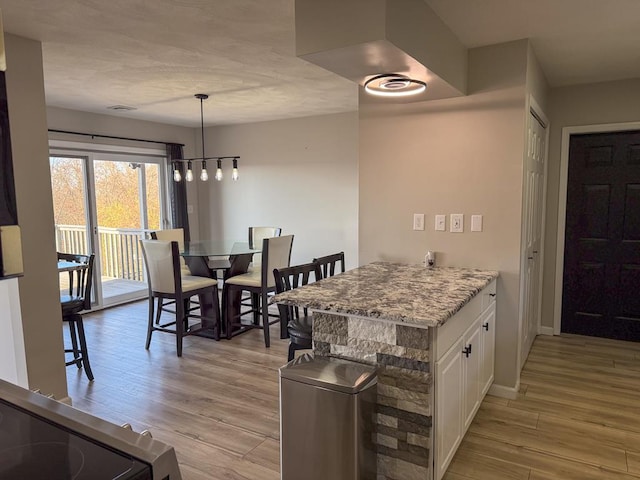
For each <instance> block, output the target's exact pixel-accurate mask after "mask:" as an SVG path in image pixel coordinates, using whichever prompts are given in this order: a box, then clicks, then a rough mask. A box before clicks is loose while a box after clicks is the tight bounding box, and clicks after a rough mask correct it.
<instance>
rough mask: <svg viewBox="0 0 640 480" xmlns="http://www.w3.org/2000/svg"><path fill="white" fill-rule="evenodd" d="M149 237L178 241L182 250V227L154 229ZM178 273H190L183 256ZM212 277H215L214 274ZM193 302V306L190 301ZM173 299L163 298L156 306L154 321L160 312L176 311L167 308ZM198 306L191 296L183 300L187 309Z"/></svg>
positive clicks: (196, 308)
mask: <svg viewBox="0 0 640 480" xmlns="http://www.w3.org/2000/svg"><path fill="white" fill-rule="evenodd" d="M151 238H152V239H153V240H163V241H165V242H178V250H179V252H182V251H183V250H184V229H182V228H167V229H164V230H156V231H155V232H151ZM180 274H181V275H191V269H189V265H187V262H186V261H185V259H184V257H182V256H180ZM213 278H216V277H215V276H214V277H213ZM192 302H193V304H194V305H193V306H191V303H192ZM174 303H175V300H171V299H165V300H164V301H163V302H162V304H161V305H160V306H159V307H158V310H157V312H156V323H160V315H161V313H162V312H169V313H176V312H175V311H174V310H169V308H168V307H169V306H170V305H173V304H174ZM198 308H200V305H199V303H198V302H197V301H192V300H191V298H188V299H187V300H186V301H185V309H188V310H189V311H195V310H198Z"/></svg>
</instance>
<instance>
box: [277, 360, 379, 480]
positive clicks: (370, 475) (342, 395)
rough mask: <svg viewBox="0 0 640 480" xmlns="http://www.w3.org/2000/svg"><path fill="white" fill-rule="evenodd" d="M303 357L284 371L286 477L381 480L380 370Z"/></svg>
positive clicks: (282, 403) (282, 415)
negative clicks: (377, 441) (376, 431)
mask: <svg viewBox="0 0 640 480" xmlns="http://www.w3.org/2000/svg"><path fill="white" fill-rule="evenodd" d="M303 357H304V358H303ZM303 357H299V358H298V359H296V360H293V361H292V362H290V363H289V364H287V365H285V366H284V367H283V368H282V369H281V370H280V422H281V423H280V429H281V430H280V444H281V450H280V451H281V478H282V479H283V480H299V479H301V478H304V479H305V480H327V479H332V480H375V478H376V454H375V450H374V446H373V442H372V434H373V432H372V424H373V415H374V413H375V403H376V376H375V367H371V366H367V365H361V364H357V363H355V362H349V361H346V360H339V359H326V358H317V359H316V360H315V362H314V359H313V357H312V356H310V355H305V356H303ZM336 372H341V373H346V376H345V375H342V374H338V375H335V374H336ZM345 378H348V379H351V380H352V383H351V385H350V384H349V382H348V381H345ZM319 379H321V380H319ZM362 379H366V380H367V381H366V382H362V381H361V380H362ZM332 382H333V383H334V385H332ZM354 384H355V385H354ZM320 385H325V386H320ZM356 385H357V386H356ZM345 391H347V392H353V393H346V392H345Z"/></svg>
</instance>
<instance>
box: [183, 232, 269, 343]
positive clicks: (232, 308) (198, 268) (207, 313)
mask: <svg viewBox="0 0 640 480" xmlns="http://www.w3.org/2000/svg"><path fill="white" fill-rule="evenodd" d="M256 247H257V248H251V247H250V245H249V243H248V242H238V241H235V240H200V241H192V242H185V243H184V250H183V251H182V252H180V255H182V257H183V258H184V260H185V262H186V264H187V265H188V267H189V270H191V274H192V275H198V276H201V277H210V278H217V270H218V269H222V270H223V271H224V276H223V280H225V279H227V278H229V277H233V276H235V275H240V274H242V273H246V272H247V269H248V268H249V264H250V263H251V260H252V258H253V255H254V254H256V253H258V254H260V253H261V251H262V248H261V246H260V247H258V246H257V245H256ZM210 257H228V258H229V263H228V264H227V263H226V262H224V261H223V262H222V263H220V261H218V260H210ZM241 295H242V292H240V291H238V292H237V293H233V294H231V295H230V296H229V299H228V302H227V303H226V305H224V306H223V307H222V312H220V330H221V334H222V337H223V338H224V337H226V325H227V318H233V317H234V316H236V315H238V313H239V312H240V301H241ZM219 303H221V302H219ZM215 308H217V306H216V305H213V304H212V301H211V299H210V298H208V296H207V295H203V296H200V312H201V315H202V316H203V317H206V318H203V319H202V328H203V329H202V330H201V331H200V332H199V333H198V334H197V335H200V336H205V337H209V338H215V333H214V332H215V328H214V327H215V325H214V323H213V321H212V320H211V319H213V318H217V316H218V315H217V313H218V312H215V310H214V309H215Z"/></svg>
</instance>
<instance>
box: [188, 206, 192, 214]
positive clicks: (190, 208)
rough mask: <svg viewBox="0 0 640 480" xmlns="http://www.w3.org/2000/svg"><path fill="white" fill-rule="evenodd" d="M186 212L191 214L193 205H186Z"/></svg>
mask: <svg viewBox="0 0 640 480" xmlns="http://www.w3.org/2000/svg"><path fill="white" fill-rule="evenodd" d="M187 213H188V214H189V215H191V214H192V213H193V205H187Z"/></svg>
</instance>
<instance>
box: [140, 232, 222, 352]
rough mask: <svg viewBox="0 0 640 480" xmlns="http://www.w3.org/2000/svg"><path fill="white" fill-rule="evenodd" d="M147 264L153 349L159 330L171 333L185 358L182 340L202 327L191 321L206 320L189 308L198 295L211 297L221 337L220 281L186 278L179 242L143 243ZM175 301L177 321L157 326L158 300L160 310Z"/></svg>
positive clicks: (217, 336) (218, 335) (217, 333)
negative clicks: (167, 300)
mask: <svg viewBox="0 0 640 480" xmlns="http://www.w3.org/2000/svg"><path fill="white" fill-rule="evenodd" d="M140 246H141V247H142V254H143V256H144V263H145V267H146V270H147V282H148V285H149V322H148V327H147V342H146V344H145V348H146V349H149V345H150V344H151V334H152V333H153V332H154V331H155V330H158V331H161V332H168V333H173V334H175V335H176V351H177V355H178V357H181V356H182V339H183V337H185V336H187V335H191V334H193V333H197V332H198V331H200V330H201V329H202V328H201V327H199V326H196V325H193V326H190V325H189V319H190V318H197V319H200V320H202V319H203V318H205V317H202V316H201V315H197V314H193V313H191V311H190V310H189V308H188V300H189V298H190V297H192V296H194V295H206V294H208V295H211V296H212V301H213V311H215V312H216V318H213V319H208V320H210V321H212V323H213V325H214V336H215V338H216V339H219V338H220V313H219V308H218V281H217V280H215V279H213V278H209V277H196V276H193V275H185V274H184V273H183V272H182V271H181V267H180V251H179V247H178V242H177V241H171V242H167V241H162V240H140ZM165 299H172V300H174V301H175V308H176V309H175V320H174V321H170V322H167V323H157V324H155V323H154V310H155V307H154V300H157V304H158V305H157V307H158V309H162V305H163V301H164V300H165Z"/></svg>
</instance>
